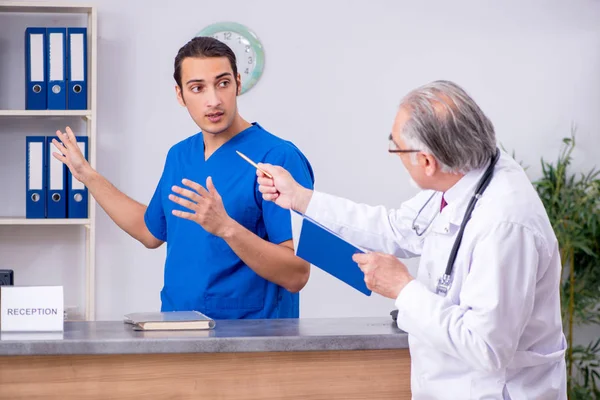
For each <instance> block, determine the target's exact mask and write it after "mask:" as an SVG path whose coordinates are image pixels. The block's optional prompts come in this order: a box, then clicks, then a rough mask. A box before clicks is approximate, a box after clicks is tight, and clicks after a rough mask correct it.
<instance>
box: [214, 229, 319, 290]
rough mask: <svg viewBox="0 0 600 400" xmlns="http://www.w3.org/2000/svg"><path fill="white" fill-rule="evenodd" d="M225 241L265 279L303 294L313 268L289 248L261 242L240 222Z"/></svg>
mask: <svg viewBox="0 0 600 400" xmlns="http://www.w3.org/2000/svg"><path fill="white" fill-rule="evenodd" d="M223 239H224V240H225V241H226V242H227V244H228V245H229V246H230V247H231V249H232V250H233V251H234V252H235V253H236V254H237V255H238V257H240V259H241V260H242V261H244V263H245V264H246V265H248V266H249V267H250V268H252V269H253V270H254V272H256V273H257V274H258V275H260V276H261V277H263V278H264V279H266V280H268V281H270V282H273V283H276V284H278V285H280V286H282V287H284V288H286V289H287V290H289V291H290V292H292V293H295V292H299V291H300V290H301V289H302V288H303V287H304V285H306V282H307V281H308V277H309V274H310V264H309V263H307V262H306V261H304V260H302V259H301V258H298V257H296V255H295V254H294V250H293V248H292V245H291V240H290V241H289V246H290V247H287V246H286V245H284V244H275V243H271V242H268V241H266V240H263V239H261V238H260V237H258V236H257V235H255V234H254V233H252V232H251V231H249V230H248V229H246V228H245V227H243V226H242V225H240V224H238V223H237V222H235V221H234V222H232V226H231V227H230V228H229V229H227V232H226V234H225V235H224V236H223Z"/></svg>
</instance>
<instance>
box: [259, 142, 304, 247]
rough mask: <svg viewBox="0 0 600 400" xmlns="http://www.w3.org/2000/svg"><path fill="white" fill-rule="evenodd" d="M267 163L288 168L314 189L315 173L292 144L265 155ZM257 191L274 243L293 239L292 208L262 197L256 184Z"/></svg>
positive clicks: (270, 238)
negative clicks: (287, 208)
mask: <svg viewBox="0 0 600 400" xmlns="http://www.w3.org/2000/svg"><path fill="white" fill-rule="evenodd" d="M264 162H265V163H269V164H273V165H279V166H281V167H283V168H284V169H286V170H287V171H288V172H289V173H290V174H291V175H292V177H294V179H295V180H296V182H298V183H299V184H300V185H302V186H304V187H306V188H308V189H313V187H314V175H313V171H312V167H311V165H310V163H309V162H308V160H307V159H306V157H304V155H303V154H302V153H301V152H300V150H298V149H297V148H295V147H294V146H292V145H284V146H278V147H276V148H274V149H273V150H271V151H270V152H269V153H267V155H266V156H265V161H264ZM256 193H257V196H258V198H259V201H260V202H261V204H262V212H263V220H264V223H265V228H266V230H267V236H268V239H269V241H270V242H272V243H276V244H279V243H282V242H285V241H286V240H291V239H292V220H291V216H290V210H286V209H284V208H281V207H279V206H278V205H277V204H275V203H273V202H272V201H267V200H264V199H263V198H262V194H261V193H260V192H259V191H258V184H257V186H256Z"/></svg>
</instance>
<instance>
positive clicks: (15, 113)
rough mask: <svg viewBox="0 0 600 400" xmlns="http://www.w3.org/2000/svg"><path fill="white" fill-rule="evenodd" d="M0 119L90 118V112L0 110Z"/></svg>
mask: <svg viewBox="0 0 600 400" xmlns="http://www.w3.org/2000/svg"><path fill="white" fill-rule="evenodd" d="M0 117H84V118H91V117H92V111H91V110H0Z"/></svg>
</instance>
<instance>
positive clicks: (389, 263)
mask: <svg viewBox="0 0 600 400" xmlns="http://www.w3.org/2000/svg"><path fill="white" fill-rule="evenodd" d="M267 174H269V175H271V177H272V178H270V177H269V176H267ZM256 175H257V176H258V179H257V180H258V184H259V186H258V190H259V191H260V192H261V193H262V196H263V199H265V200H268V201H272V202H274V203H275V204H277V205H278V206H280V207H282V208H286V209H292V210H296V211H298V212H301V213H302V214H304V213H306V209H307V208H308V204H309V203H310V200H311V198H312V194H313V191H312V190H310V189H306V188H304V187H302V186H301V185H300V184H298V182H296V181H295V180H294V178H292V176H291V175H290V173H289V172H288V171H286V170H285V169H284V168H281V167H279V166H275V165H271V164H263V163H259V164H258V168H257V170H256ZM352 260H353V261H354V262H356V263H357V264H358V267H359V268H360V269H361V271H362V272H363V273H364V274H365V283H366V285H367V287H368V288H369V289H370V290H372V291H373V292H375V293H378V294H380V295H382V296H384V297H388V298H391V299H396V298H397V297H398V295H399V294H400V291H402V289H404V287H405V286H406V285H407V284H408V283H409V282H410V281H412V280H414V278H413V277H412V276H411V275H410V273H409V271H408V268H406V265H404V264H403V263H402V262H401V261H400V260H398V259H397V258H396V257H395V256H393V255H389V254H383V253H376V252H372V253H366V254H355V255H354V256H353V257H352Z"/></svg>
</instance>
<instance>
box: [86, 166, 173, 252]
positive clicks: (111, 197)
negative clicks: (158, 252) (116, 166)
mask: <svg viewBox="0 0 600 400" xmlns="http://www.w3.org/2000/svg"><path fill="white" fill-rule="evenodd" d="M84 183H85V185H86V187H87V188H88V190H89V191H90V194H91V195H92V196H94V199H95V200H96V201H97V202H98V204H99V205H100V207H102V209H103V210H104V211H105V212H106V213H107V214H108V216H109V217H110V218H111V219H112V220H113V221H114V222H115V223H116V224H117V225H118V226H119V227H120V228H121V229H123V230H124V231H125V232H127V233H128V234H129V235H131V236H132V237H133V238H135V239H137V240H139V241H140V242H141V243H142V244H143V245H144V246H146V247H148V248H156V247H158V246H160V245H161V244H162V241H160V240H158V239H157V238H155V237H154V236H153V235H152V234H151V233H150V231H149V230H148V228H147V227H146V224H145V222H144V213H145V212H146V208H147V206H145V205H143V204H140V203H138V202H137V201H135V200H133V199H132V198H130V197H128V196H127V195H125V194H124V193H123V192H121V191H120V190H118V189H117V188H116V187H114V186H113V185H112V184H111V183H110V182H109V181H108V180H107V179H106V178H104V177H103V176H102V175H100V174H98V173H97V172H95V171H94V172H92V173H90V175H89V177H87V178H86V180H85V182H84Z"/></svg>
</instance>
